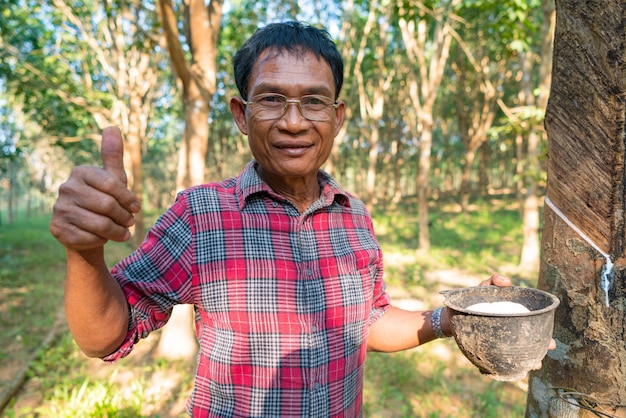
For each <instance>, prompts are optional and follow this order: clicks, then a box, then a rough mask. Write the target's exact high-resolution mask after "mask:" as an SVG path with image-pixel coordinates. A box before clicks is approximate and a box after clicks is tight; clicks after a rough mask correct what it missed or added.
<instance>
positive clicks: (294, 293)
mask: <svg viewBox="0 0 626 418" xmlns="http://www.w3.org/2000/svg"><path fill="white" fill-rule="evenodd" d="M318 178H319V183H320V185H321V188H322V194H321V196H320V198H319V200H317V201H316V202H315V203H314V204H313V205H311V207H310V208H309V209H307V211H306V212H305V213H303V214H300V213H299V212H298V209H297V208H296V207H295V206H294V205H293V204H291V203H290V202H289V201H288V200H286V199H285V198H283V197H282V196H280V195H277V194H276V193H274V192H273V191H272V190H271V189H270V188H269V187H268V186H267V185H266V184H265V183H263V182H262V181H261V179H260V178H259V177H258V176H257V174H256V171H255V163H254V162H251V163H250V164H248V166H247V167H246V168H245V169H244V170H243V171H242V173H241V174H240V175H239V176H238V177H237V178H234V179H229V180H226V181H224V182H221V183H214V184H208V185H202V186H198V187H194V188H191V189H189V190H187V191H185V192H182V193H181V194H179V196H178V198H177V200H176V203H175V204H174V205H173V206H172V207H171V208H170V209H169V210H168V211H167V212H166V213H164V214H163V216H161V218H160V219H159V221H158V222H157V224H156V225H155V226H154V227H153V228H152V229H151V230H150V232H149V234H148V236H147V237H146V240H145V241H144V243H143V245H142V246H141V248H139V249H138V250H137V251H136V252H134V253H133V254H132V255H130V256H129V257H128V258H126V259H125V260H123V261H122V262H121V263H119V264H118V265H117V266H116V267H115V268H114V269H113V274H114V276H115V277H116V278H117V280H118V281H119V283H120V285H121V286H122V288H123V289H124V292H125V293H126V297H127V298H128V301H129V304H130V307H131V321H130V329H129V333H128V336H127V338H126V341H125V342H124V343H123V344H122V346H121V347H120V348H119V349H118V350H117V351H116V352H115V353H113V354H111V355H110V356H108V357H106V358H105V360H107V361H115V360H117V359H119V358H122V357H124V356H125V355H127V354H128V353H129V352H130V351H131V350H132V348H133V345H134V344H135V343H136V342H137V341H138V340H139V339H140V338H144V337H146V336H147V335H148V334H149V333H150V332H151V331H154V330H155V329H157V328H159V327H162V326H163V325H165V323H166V322H167V320H168V318H169V315H170V313H171V309H172V306H173V305H175V304H181V303H183V304H193V305H194V306H195V312H196V325H197V326H196V330H197V337H198V340H199V342H200V353H199V358H198V368H197V373H196V379H195V385H194V390H193V393H192V394H191V397H190V399H189V401H188V404H187V408H188V411H189V413H190V414H191V415H193V416H195V417H257V416H266V417H304V416H311V417H339V416H343V417H353V416H360V415H361V404H362V389H363V362H364V359H365V353H366V340H367V335H368V327H369V325H371V324H372V323H373V322H374V321H376V320H377V319H378V318H379V317H380V316H381V315H382V314H383V313H384V312H385V311H386V309H387V308H388V306H389V300H388V296H387V294H386V293H385V286H384V282H383V279H382V259H381V251H380V248H379V245H378V243H377V241H376V238H375V236H374V231H373V227H372V222H371V218H370V216H369V215H368V213H367V211H366V209H365V207H364V205H363V203H362V202H360V201H359V200H358V199H355V198H354V197H352V196H350V195H349V194H347V193H345V192H343V191H342V190H341V189H340V188H339V187H338V185H337V184H336V183H335V182H334V180H333V179H332V178H331V177H330V176H328V175H327V174H325V173H324V172H322V171H320V174H319V176H318Z"/></svg>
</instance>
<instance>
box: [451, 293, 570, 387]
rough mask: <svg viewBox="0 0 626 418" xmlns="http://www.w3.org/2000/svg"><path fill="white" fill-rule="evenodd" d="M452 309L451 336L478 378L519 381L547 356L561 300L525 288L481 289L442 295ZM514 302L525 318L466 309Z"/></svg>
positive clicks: (518, 315)
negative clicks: (522, 311)
mask: <svg viewBox="0 0 626 418" xmlns="http://www.w3.org/2000/svg"><path fill="white" fill-rule="evenodd" d="M442 293H443V295H444V297H445V301H444V304H445V305H446V306H447V307H448V308H449V309H450V322H451V324H452V334H453V336H454V339H455V341H456V343H457V345H458V346H459V349H460V350H461V352H462V353H463V355H465V357H466V358H467V359H468V360H469V361H471V362H472V364H474V365H475V366H476V367H478V369H479V370H480V372H481V373H482V374H484V375H486V376H488V377H490V378H491V379H494V380H500V381H512V380H520V379H523V378H524V377H526V374H527V373H528V372H529V371H530V370H532V369H535V368H537V366H539V365H540V364H541V360H542V359H543V358H544V357H545V355H546V353H547V352H548V346H549V345H550V340H551V338H552V331H553V329H554V311H555V309H556V308H557V306H559V299H558V298H557V297H556V296H554V295H552V294H550V293H548V292H544V291H542V290H538V289H532V288H527V287H519V286H509V287H499V286H478V287H466V288H462V289H457V290H450V291H445V292H442ZM493 302H515V303H519V304H521V305H523V306H525V307H526V308H527V309H528V310H529V312H524V313H489V312H476V311H474V310H471V309H468V307H471V306H472V305H474V304H477V303H493Z"/></svg>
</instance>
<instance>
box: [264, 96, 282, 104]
mask: <svg viewBox="0 0 626 418" xmlns="http://www.w3.org/2000/svg"><path fill="white" fill-rule="evenodd" d="M259 103H261V104H274V105H275V104H283V103H285V98H284V97H282V96H279V95H273V94H270V95H268V96H263V97H261V98H260V99H259Z"/></svg>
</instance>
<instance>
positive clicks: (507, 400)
mask: <svg viewBox="0 0 626 418" xmlns="http://www.w3.org/2000/svg"><path fill="white" fill-rule="evenodd" d="M374 218H375V219H374V223H375V227H376V231H377V234H378V238H379V241H380V243H381V246H382V247H383V251H384V253H385V257H386V260H387V262H386V267H385V273H386V278H387V282H388V284H389V286H390V287H395V288H402V289H410V290H411V291H412V292H413V293H415V294H417V295H428V294H430V293H433V292H434V293H436V284H435V283H432V282H430V281H429V279H428V277H429V276H428V272H432V271H434V270H445V269H454V270H458V271H463V272H468V273H469V274H474V275H478V276H484V277H485V278H486V277H487V276H488V275H489V273H490V272H491V271H493V270H502V269H505V270H506V269H511V268H512V267H511V266H514V265H515V264H516V262H517V257H518V253H519V248H520V242H521V226H520V219H519V215H518V213H517V210H516V209H511V208H510V207H508V206H507V205H506V204H505V203H502V202H496V204H495V205H494V204H491V203H489V202H478V203H477V204H476V205H474V206H473V207H472V209H471V210H470V211H469V212H468V213H458V212H457V211H456V210H455V206H454V205H440V206H438V207H433V209H432V212H431V218H430V221H431V229H430V236H431V252H430V255H429V256H428V257H423V256H420V255H419V254H418V253H417V234H418V225H417V214H416V213H415V206H414V205H406V206H404V207H400V208H398V209H396V210H389V211H385V212H381V213H375V214H374ZM108 251H109V255H108V260H107V261H108V262H109V264H112V263H113V261H115V260H117V259H119V258H120V257H122V256H123V255H125V254H126V253H128V251H129V249H128V248H127V247H126V246H125V245H120V244H114V245H111V246H110V247H109V249H108ZM64 257H65V255H64V251H63V249H62V247H61V246H60V245H59V244H57V243H56V241H55V240H54V238H52V237H51V236H50V234H49V232H48V219H47V218H45V217H43V218H39V219H30V220H21V221H20V222H19V223H16V224H14V225H4V226H2V227H0V284H1V285H2V287H1V288H2V294H1V295H0V325H1V328H0V364H2V366H0V371H2V370H3V369H4V370H6V369H7V367H14V368H15V367H17V366H19V365H20V364H21V362H24V361H26V360H27V359H28V357H29V356H30V355H31V353H33V352H34V351H35V350H36V349H37V347H39V344H40V343H41V341H42V339H43V336H44V334H45V333H46V332H47V330H49V329H50V327H51V326H52V324H53V323H54V321H55V317H56V314H57V312H59V311H60V310H61V309H62V287H63V276H64V274H65V273H64V271H65V267H64ZM389 260H392V261H391V262H390V261H389ZM476 284H477V283H476ZM428 303H429V302H428V300H427V301H426V304H427V305H428ZM156 338H158V335H155V336H154V338H152V337H150V338H148V339H147V340H146V341H144V342H142V343H141V344H139V345H138V346H137V348H136V352H134V353H133V354H131V355H130V356H129V358H127V359H124V360H123V361H121V362H119V363H117V364H115V365H105V364H104V363H102V362H101V361H99V360H93V359H87V358H86V357H85V356H84V355H83V354H82V353H81V352H80V351H79V350H78V349H77V347H76V345H75V343H74V342H73V340H72V339H71V336H70V335H69V332H68V331H67V329H63V330H62V332H61V334H60V336H59V337H58V338H57V340H56V342H55V344H54V345H53V346H51V347H49V348H48V349H46V350H45V351H44V352H43V353H41V355H40V356H39V357H38V359H37V360H36V361H35V362H34V363H33V364H31V366H30V369H29V374H28V376H29V379H28V382H27V384H26V386H25V388H24V390H23V391H22V392H21V394H20V396H19V397H18V399H17V402H14V403H12V404H10V405H9V407H8V408H7V409H6V410H5V411H4V415H3V416H5V417H40V416H46V417H52V418H61V417H76V416H81V417H144V416H151V417H170V416H185V415H184V412H183V411H184V401H185V399H186V397H187V396H188V394H189V392H190V391H191V385H192V377H193V367H192V366H190V365H187V364H184V363H171V362H165V361H161V360H155V359H154V358H153V357H152V355H151V349H152V347H153V346H154V343H155V341H156ZM2 377H3V375H2V374H0V383H2V381H1V379H2ZM363 400H364V415H365V416H367V417H377V418H378V417H380V418H383V417H384V418H387V417H487V418H489V417H522V416H523V415H524V410H525V402H526V392H525V388H524V386H523V384H522V385H520V384H513V383H504V382H495V381H491V380H489V379H487V378H485V377H482V376H481V375H480V374H479V373H478V371H477V370H476V369H475V368H474V367H473V366H472V365H471V364H470V363H469V362H468V361H467V360H466V359H465V358H464V357H463V356H462V355H460V354H459V352H458V349H457V348H456V347H455V345H454V341H452V340H439V341H436V342H433V343H430V344H427V345H426V346H424V347H420V348H418V349H415V350H409V351H406V352H402V353H395V354H380V353H370V354H369V355H368V358H367V360H366V369H365V387H364V394H363Z"/></svg>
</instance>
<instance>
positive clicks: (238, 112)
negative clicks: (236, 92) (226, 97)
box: [230, 97, 248, 135]
mask: <svg viewBox="0 0 626 418" xmlns="http://www.w3.org/2000/svg"><path fill="white" fill-rule="evenodd" d="M230 111H231V113H232V114H233V117H234V118H235V123H236V124H237V127H238V128H239V131H241V133H242V134H244V135H248V123H247V122H246V105H245V104H244V103H243V100H242V99H241V97H233V98H232V99H230Z"/></svg>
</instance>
